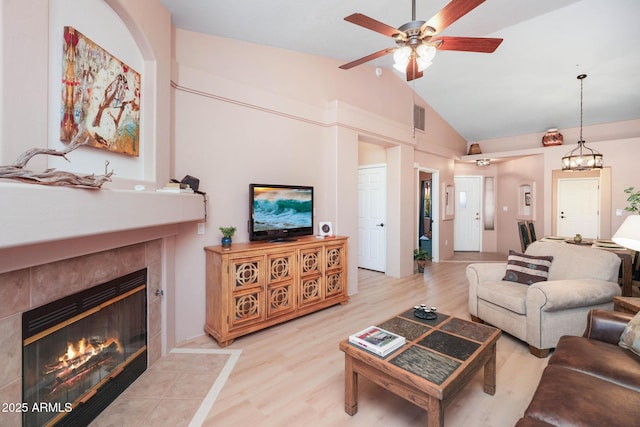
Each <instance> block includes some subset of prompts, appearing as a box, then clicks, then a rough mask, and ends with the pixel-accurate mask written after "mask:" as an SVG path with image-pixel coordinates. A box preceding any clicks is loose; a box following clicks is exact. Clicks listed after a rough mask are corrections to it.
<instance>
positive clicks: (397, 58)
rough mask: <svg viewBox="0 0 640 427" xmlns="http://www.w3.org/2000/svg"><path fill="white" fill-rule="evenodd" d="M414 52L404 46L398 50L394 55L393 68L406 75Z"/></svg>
mask: <svg viewBox="0 0 640 427" xmlns="http://www.w3.org/2000/svg"><path fill="white" fill-rule="evenodd" d="M412 53H413V51H412V50H411V48H410V47H409V46H404V47H401V48H398V49H396V51H395V52H394V53H393V62H394V64H393V68H395V69H396V70H398V71H400V72H401V73H405V72H406V71H407V65H409V59H410V58H411V54H412Z"/></svg>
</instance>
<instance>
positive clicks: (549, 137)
mask: <svg viewBox="0 0 640 427" xmlns="http://www.w3.org/2000/svg"><path fill="white" fill-rule="evenodd" d="M563 142H564V137H563V136H562V134H561V133H560V131H558V129H556V128H552V129H549V130H547V133H545V134H544V136H543V137H542V145H544V146H545V147H551V146H552V145H562V143H563Z"/></svg>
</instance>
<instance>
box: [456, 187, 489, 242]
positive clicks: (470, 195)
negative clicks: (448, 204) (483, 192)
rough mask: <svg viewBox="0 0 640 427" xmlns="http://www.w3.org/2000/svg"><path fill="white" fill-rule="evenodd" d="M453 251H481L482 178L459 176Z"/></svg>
mask: <svg viewBox="0 0 640 427" xmlns="http://www.w3.org/2000/svg"><path fill="white" fill-rule="evenodd" d="M454 181H455V188H456V193H455V194H456V201H455V203H456V204H455V207H456V217H455V219H454V223H453V250H454V251H475V252H479V251H480V232H481V229H480V222H481V221H480V189H481V183H482V177H479V176H457V177H455V178H454Z"/></svg>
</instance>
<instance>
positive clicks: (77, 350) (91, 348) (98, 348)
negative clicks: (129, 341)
mask: <svg viewBox="0 0 640 427" xmlns="http://www.w3.org/2000/svg"><path fill="white" fill-rule="evenodd" d="M114 345H115V347H116V349H117V351H118V352H119V353H122V346H121V344H120V341H118V340H117V339H116V338H107V340H106V341H93V342H89V341H88V340H87V339H86V338H82V339H81V340H80V341H78V342H77V343H75V344H74V343H72V342H68V343H67V351H66V353H65V354H64V355H62V356H60V357H59V358H58V361H59V362H60V363H61V364H62V366H64V367H65V368H70V369H76V368H78V367H79V366H81V365H83V364H84V363H86V362H88V361H89V359H91V358H92V357H93V356H96V355H98V354H100V353H101V352H102V351H103V350H104V349H106V348H110V347H112V346H114Z"/></svg>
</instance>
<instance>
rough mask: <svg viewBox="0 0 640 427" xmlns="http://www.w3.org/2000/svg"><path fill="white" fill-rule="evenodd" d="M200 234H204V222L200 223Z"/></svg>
mask: <svg viewBox="0 0 640 427" xmlns="http://www.w3.org/2000/svg"><path fill="white" fill-rule="evenodd" d="M198 234H204V222H199V223H198Z"/></svg>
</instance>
